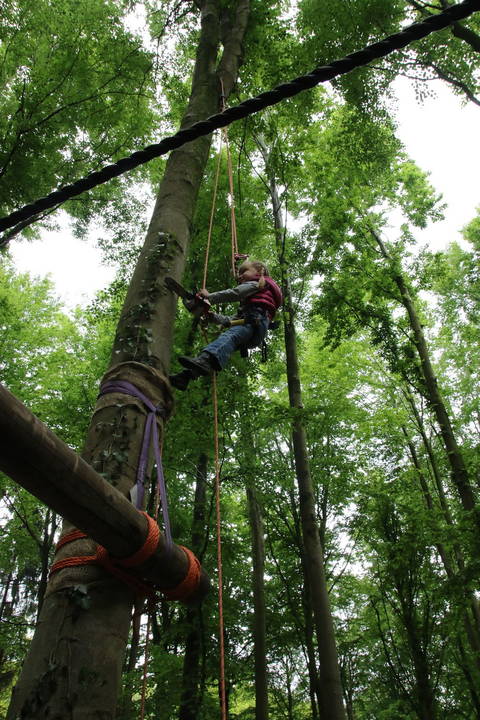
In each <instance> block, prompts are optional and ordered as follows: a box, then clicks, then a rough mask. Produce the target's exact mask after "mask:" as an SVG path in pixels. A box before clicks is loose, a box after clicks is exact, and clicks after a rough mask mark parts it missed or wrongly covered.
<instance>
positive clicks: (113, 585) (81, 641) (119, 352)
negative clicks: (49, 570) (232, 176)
mask: <svg viewBox="0 0 480 720" xmlns="http://www.w3.org/2000/svg"><path fill="white" fill-rule="evenodd" d="M221 5H222V3H221V2H220V0H199V2H197V6H199V7H200V8H201V30H200V36H199V42H198V47H197V57H196V62H195V69H194V75H193V80H192V91H191V96H190V101H189V105H188V108H187V111H186V113H185V115H184V118H183V122H182V126H183V127H185V126H188V125H190V124H192V123H194V122H196V121H197V120H201V119H203V118H205V117H207V116H208V115H210V114H212V113H214V112H216V111H217V109H218V107H219V100H220V83H219V76H221V77H222V78H223V82H224V87H225V94H226V95H228V94H229V93H230V91H231V89H232V87H233V84H234V82H235V79H236V75H237V70H238V67H239V63H240V59H241V58H240V53H241V45H242V40H243V36H244V33H245V29H246V23H247V19H248V11H249V3H248V0H238V2H237V4H236V14H235V17H234V18H231V21H230V22H227V20H228V18H227V17H226V16H221V13H222V10H221ZM220 37H222V40H223V44H224V52H223V56H222V59H221V61H220V64H219V65H218V66H217V53H218V47H219V41H220ZM210 140H211V138H210V137H208V138H202V139H200V140H198V141H195V142H192V143H189V144H188V145H186V146H184V147H183V148H180V149H179V150H176V151H174V152H172V154H171V155H170V157H169V159H168V162H167V167H166V171H165V176H164V179H163V181H162V183H161V185H160V189H159V193H158V199H157V203H156V207H155V211H154V214H153V217H152V221H151V223H150V227H149V230H148V233H147V238H146V241H145V245H144V248H143V250H142V252H141V254H140V257H139V260H138V264H137V267H136V269H135V272H134V275H133V278H132V282H131V285H130V288H129V291H128V293H127V298H126V301H125V305H124V308H123V311H122V316H121V318H120V322H119V325H118V329H117V334H116V339H115V343H114V348H113V353H112V359H111V368H110V370H109V373H107V376H106V377H108V379H122V380H128V381H130V382H132V383H133V384H135V385H136V386H137V387H138V388H139V389H140V390H141V391H142V392H143V393H144V394H145V395H147V396H148V397H149V398H150V399H151V400H152V401H153V402H154V403H155V404H156V405H157V406H160V407H163V408H165V409H166V415H167V416H168V412H169V409H170V408H171V395H170V390H169V386H168V383H167V381H166V378H165V374H166V372H167V370H168V366H169V357H170V349H171V342H172V328H173V324H174V311H175V298H174V296H173V295H172V294H170V293H168V292H167V291H166V290H165V288H164V284H163V283H164V276H165V275H166V274H169V275H172V276H174V277H176V278H177V279H180V277H181V274H182V272H183V268H184V264H185V258H186V254H187V250H188V243H189V237H190V230H191V224H192V219H193V213H194V209H195V202H196V198H197V194H198V189H199V187H200V183H201V180H202V175H203V171H204V167H205V163H206V161H207V158H208V152H209V147H210ZM149 366H150V369H149ZM144 424H145V409H144V407H143V405H142V404H141V403H140V402H138V401H137V400H135V399H134V398H127V397H126V396H125V395H123V394H118V393H113V394H111V395H108V396H103V397H102V398H100V400H99V401H98V403H97V407H96V410H95V413H94V416H93V419H92V423H91V426H90V429H89V432H88V436H87V440H86V444H85V450H84V453H83V457H84V459H85V460H87V462H89V463H90V464H92V465H93V467H95V468H96V469H98V470H99V471H101V472H103V473H104V475H105V476H106V477H108V479H109V480H110V482H112V483H113V484H114V485H116V486H117V488H118V489H119V490H121V491H122V492H124V493H125V494H128V493H129V491H130V489H131V487H132V486H133V485H134V484H135V474H136V466H137V463H138V458H139V455H140V450H141V444H142V435H143V428H144ZM159 425H160V427H159V434H160V437H161V436H162V433H163V425H162V423H159ZM79 492H81V488H79ZM106 520H107V519H106ZM64 527H65V530H67V529H69V528H68V526H64ZM93 548H94V545H93V544H92V543H91V542H90V541H88V540H80V541H77V542H75V543H71V544H69V545H67V546H65V547H64V548H62V550H61V551H60V554H59V557H65V556H68V555H89V554H92V553H93ZM132 602H133V594H132V591H131V590H130V589H128V588H127V587H125V586H124V585H122V584H119V583H118V582H117V581H116V580H113V579H111V578H110V577H109V576H106V575H105V573H104V572H103V571H102V570H100V568H98V567H95V566H84V567H79V568H68V569H64V570H62V571H60V572H59V573H55V575H54V576H53V579H52V580H51V581H50V583H49V585H48V587H47V592H46V596H45V602H44V605H43V608H42V613H41V616H40V619H39V624H38V628H37V631H36V633H35V636H34V639H33V641H32V645H31V649H30V653H29V655H28V657H27V659H26V661H25V664H24V668H23V671H22V675H21V678H20V680H19V682H18V684H17V687H16V689H15V691H14V694H13V696H12V703H11V706H10V709H9V713H8V716H7V717H8V718H9V720H14V718H15V719H16V718H19V717H22V719H23V720H41V719H42V718H47V717H48V718H49V720H50V719H52V720H53V718H62V720H90V719H91V720H94V719H95V720H98V719H99V718H102V720H110V719H111V718H113V717H114V714H115V706H116V701H117V696H118V688H119V682H120V675H121V668H122V664H123V657H124V654H125V647H126V643H127V638H128V628H129V625H130V616H131V608H132Z"/></svg>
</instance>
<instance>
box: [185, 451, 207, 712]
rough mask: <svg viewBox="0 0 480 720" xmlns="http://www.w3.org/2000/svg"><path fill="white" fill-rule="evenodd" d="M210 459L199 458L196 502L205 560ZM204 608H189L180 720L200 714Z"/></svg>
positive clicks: (195, 545) (196, 528)
mask: <svg viewBox="0 0 480 720" xmlns="http://www.w3.org/2000/svg"><path fill="white" fill-rule="evenodd" d="M207 462H208V458H207V456H206V455H205V454H204V453H202V454H201V455H200V457H199V459H198V463H197V472H196V485H195V502H194V507H193V523H192V550H193V551H194V553H195V554H196V555H197V557H198V558H199V559H200V560H201V555H202V548H204V547H205V544H206V538H205V535H206V532H207V529H206V523H207V520H206V505H207ZM201 613H202V608H201V607H198V608H188V609H187V612H186V618H185V620H186V625H187V627H188V631H187V636H186V640H185V655H184V658H183V678H182V694H181V699H180V707H179V711H178V718H179V720H196V718H197V717H198V715H199V712H200V706H201V703H200V697H201V694H202V693H201V692H200V687H199V685H200V663H201V653H202V641H203V637H202V623H201Z"/></svg>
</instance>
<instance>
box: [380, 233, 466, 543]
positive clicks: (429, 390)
mask: <svg viewBox="0 0 480 720" xmlns="http://www.w3.org/2000/svg"><path fill="white" fill-rule="evenodd" d="M371 233H372V235H373V237H374V238H375V240H376V241H377V243H378V246H379V248H380V251H381V252H382V255H383V257H384V258H385V259H386V260H387V261H389V262H391V258H390V256H389V255H388V252H387V249H386V247H385V245H384V244H383V242H382V240H381V238H380V236H379V235H378V234H377V233H376V232H375V231H373V230H371ZM392 277H393V279H394V281H395V283H396V285H397V287H398V290H399V293H400V299H401V303H402V305H403V306H404V308H405V310H406V311H407V315H408V319H409V322H410V327H411V329H412V332H413V338H414V344H415V347H416V350H417V353H418V357H419V359H420V367H421V369H422V375H423V380H424V383H425V391H426V396H427V400H428V403H429V405H430V407H431V409H432V412H433V413H434V415H435V418H436V420H437V423H438V425H439V428H440V434H441V437H442V440H443V443H444V445H445V451H446V454H447V459H448V463H449V465H450V471H451V477H452V480H453V483H454V485H455V486H456V488H457V491H458V494H459V497H460V501H461V503H462V506H463V508H464V510H466V511H467V512H470V513H471V514H472V516H473V518H474V521H475V523H476V526H477V530H480V514H479V511H478V507H477V505H476V501H475V496H474V493H473V489H472V486H471V485H470V481H469V477H468V471H467V468H466V465H465V461H464V459H463V455H462V453H461V451H460V448H459V446H458V444H457V440H456V438H455V433H454V431H453V427H452V424H451V422H450V417H449V414H448V412H447V408H446V406H445V403H444V401H443V398H442V395H441V393H440V389H439V387H438V382H437V378H436V376H435V373H434V371H433V367H432V363H431V360H430V353H429V351H428V346H427V342H426V340H425V335H424V332H423V329H422V324H421V322H420V320H419V318H418V315H417V312H416V309H415V306H414V304H413V301H412V298H411V296H410V292H409V290H408V287H407V283H406V282H405V278H404V277H403V275H402V273H401V272H399V271H398V270H397V269H395V268H392ZM479 540H480V538H479ZM479 540H477V544H478V541H479Z"/></svg>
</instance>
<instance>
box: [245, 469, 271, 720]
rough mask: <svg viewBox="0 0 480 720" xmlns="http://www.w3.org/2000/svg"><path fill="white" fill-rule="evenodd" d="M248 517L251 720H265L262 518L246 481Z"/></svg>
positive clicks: (265, 665)
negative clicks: (252, 678) (252, 682)
mask: <svg viewBox="0 0 480 720" xmlns="http://www.w3.org/2000/svg"><path fill="white" fill-rule="evenodd" d="M247 501H248V514H249V518H250V531H251V535H252V560H253V641H254V657H255V720H268V676H267V649H266V648H267V642H266V609H265V578H264V570H265V541H264V527H263V517H262V511H261V508H260V505H259V503H258V499H257V494H256V490H255V488H254V486H253V483H252V481H251V479H250V478H249V479H248V481H247Z"/></svg>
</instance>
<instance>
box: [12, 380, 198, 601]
mask: <svg viewBox="0 0 480 720" xmlns="http://www.w3.org/2000/svg"><path fill="white" fill-rule="evenodd" d="M0 439H1V440H0V470H2V471H3V472H4V473H5V474H6V475H8V476H9V477H11V478H12V480H14V481H15V482H16V483H18V484H19V485H21V486H22V487H24V488H25V489H26V490H28V492H30V493H31V494H32V495H34V496H35V497H37V498H38V499H39V500H41V501H42V502H44V503H45V504H46V505H48V507H50V508H51V509H52V510H54V511H55V512H57V513H58V514H59V515H61V516H62V517H64V518H65V519H66V520H68V521H69V522H70V523H72V524H73V525H74V526H75V527H77V528H78V529H79V530H81V531H82V532H84V533H86V534H87V535H88V536H89V537H91V538H92V539H93V540H94V541H95V542H97V543H99V544H100V545H103V546H104V547H105V548H106V549H107V550H108V552H109V554H110V555H111V556H112V557H114V558H126V557H129V556H130V555H133V553H135V552H137V550H139V549H140V548H141V547H142V546H143V544H144V541H145V538H146V535H147V531H148V523H147V520H146V518H145V516H144V515H142V514H141V513H139V512H138V510H136V509H135V508H134V506H133V505H132V504H131V502H130V501H129V500H127V498H126V497H124V496H123V495H122V494H121V493H120V492H119V491H118V490H116V488H114V487H113V486H112V485H110V484H109V483H108V482H107V481H106V480H104V479H103V478H102V477H101V476H100V475H99V474H98V473H97V472H95V470H93V468H92V467H91V466H90V465H89V464H88V463H86V462H85V461H84V460H82V458H81V457H80V456H79V455H77V453H76V452H74V451H73V450H72V449H71V448H69V447H68V445H66V444H65V443H64V442H63V441H62V440H60V438H58V437H57V436H56V435H55V434H54V433H53V432H51V430H49V429H48V428H47V426H46V425H44V423H42V422H41V421H40V420H39V419H38V418H37V417H36V416H35V415H34V414H33V413H32V412H30V410H28V408H26V407H25V405H23V403H21V402H20V400H18V399H17V398H16V397H15V396H14V395H12V393H10V392H9V391H8V390H7V389H6V388H5V387H3V386H2V385H0ZM187 570H188V560H187V558H186V555H185V553H184V552H183V550H182V549H181V548H180V547H179V546H178V545H173V547H171V548H168V547H167V545H166V543H165V537H164V535H163V533H162V534H161V535H160V540H159V544H158V547H157V550H156V552H155V553H154V554H153V555H152V556H151V557H150V558H149V560H147V562H146V563H144V564H142V565H140V566H138V567H136V568H135V574H138V576H139V577H141V578H143V579H145V580H149V581H151V582H154V583H155V585H156V586H157V587H158V588H159V589H161V590H169V589H172V588H173V587H175V586H177V585H178V584H179V583H180V582H181V581H182V580H183V578H184V577H185V575H186V573H187ZM209 587H210V581H209V579H208V576H207V575H206V573H205V572H204V571H203V569H202V573H201V579H200V584H199V587H198V589H197V591H196V592H195V593H194V595H192V596H191V597H190V598H189V599H188V601H187V602H188V603H189V604H190V603H194V602H200V601H201V600H202V599H203V597H204V596H205V595H206V593H207V592H208V589H209Z"/></svg>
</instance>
